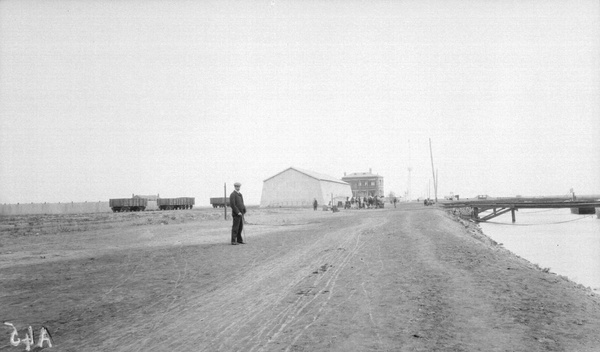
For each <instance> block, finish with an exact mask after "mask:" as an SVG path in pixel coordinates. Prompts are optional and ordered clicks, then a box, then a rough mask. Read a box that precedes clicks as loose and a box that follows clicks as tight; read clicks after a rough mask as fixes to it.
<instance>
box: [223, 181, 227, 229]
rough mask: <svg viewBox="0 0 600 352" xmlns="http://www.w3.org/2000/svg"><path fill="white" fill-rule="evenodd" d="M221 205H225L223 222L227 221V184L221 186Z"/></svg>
mask: <svg viewBox="0 0 600 352" xmlns="http://www.w3.org/2000/svg"><path fill="white" fill-rule="evenodd" d="M223 203H225V206H224V207H223V208H225V214H224V215H225V220H227V182H225V183H224V184H223Z"/></svg>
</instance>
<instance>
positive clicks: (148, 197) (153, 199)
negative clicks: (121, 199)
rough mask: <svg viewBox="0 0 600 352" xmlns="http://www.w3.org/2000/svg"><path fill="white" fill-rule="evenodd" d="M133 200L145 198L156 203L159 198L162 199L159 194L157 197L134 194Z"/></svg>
mask: <svg viewBox="0 0 600 352" xmlns="http://www.w3.org/2000/svg"><path fill="white" fill-rule="evenodd" d="M131 198H145V199H148V200H149V201H151V202H156V200H157V199H158V198H160V195H159V194H157V195H154V194H153V195H148V196H144V195H141V194H133V193H132V194H131Z"/></svg>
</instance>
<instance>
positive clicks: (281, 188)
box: [260, 167, 352, 208]
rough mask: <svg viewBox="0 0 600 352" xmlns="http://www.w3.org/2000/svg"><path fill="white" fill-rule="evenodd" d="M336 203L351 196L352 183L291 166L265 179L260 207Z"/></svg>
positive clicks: (308, 205) (310, 205)
mask: <svg viewBox="0 0 600 352" xmlns="http://www.w3.org/2000/svg"><path fill="white" fill-rule="evenodd" d="M332 197H333V201H334V203H333V204H334V205H337V203H338V202H340V201H341V202H343V201H345V200H346V199H347V198H350V197H352V190H351V189H350V184H349V183H347V182H344V181H342V180H339V179H336V178H335V177H332V176H328V175H324V174H320V173H317V172H313V171H308V170H303V169H299V168H296V167H290V168H288V169H285V170H283V171H282V172H280V173H278V174H276V175H274V176H271V177H269V178H268V179H266V180H264V182H263V189H262V196H261V197H260V207H261V208H265V207H312V205H313V201H314V200H315V199H316V200H317V202H318V203H319V206H322V205H323V204H329V202H331V199H332Z"/></svg>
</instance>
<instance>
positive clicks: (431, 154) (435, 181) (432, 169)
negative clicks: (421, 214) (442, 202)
mask: <svg viewBox="0 0 600 352" xmlns="http://www.w3.org/2000/svg"><path fill="white" fill-rule="evenodd" d="M429 155H430V156H431V173H432V174H433V193H434V194H435V202H436V203H437V176H436V175H435V168H434V167H433V151H432V150H431V138H429Z"/></svg>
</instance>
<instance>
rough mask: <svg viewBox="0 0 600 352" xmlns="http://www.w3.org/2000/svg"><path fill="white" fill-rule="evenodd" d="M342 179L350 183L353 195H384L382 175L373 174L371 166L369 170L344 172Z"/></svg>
mask: <svg viewBox="0 0 600 352" xmlns="http://www.w3.org/2000/svg"><path fill="white" fill-rule="evenodd" d="M342 181H345V182H347V183H349V184H350V188H351V189H352V196H353V197H369V196H372V197H375V196H378V197H379V196H384V195H385V194H384V191H383V176H380V175H375V174H373V171H372V170H371V168H369V172H355V173H352V174H349V175H346V173H345V172H344V177H342Z"/></svg>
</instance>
